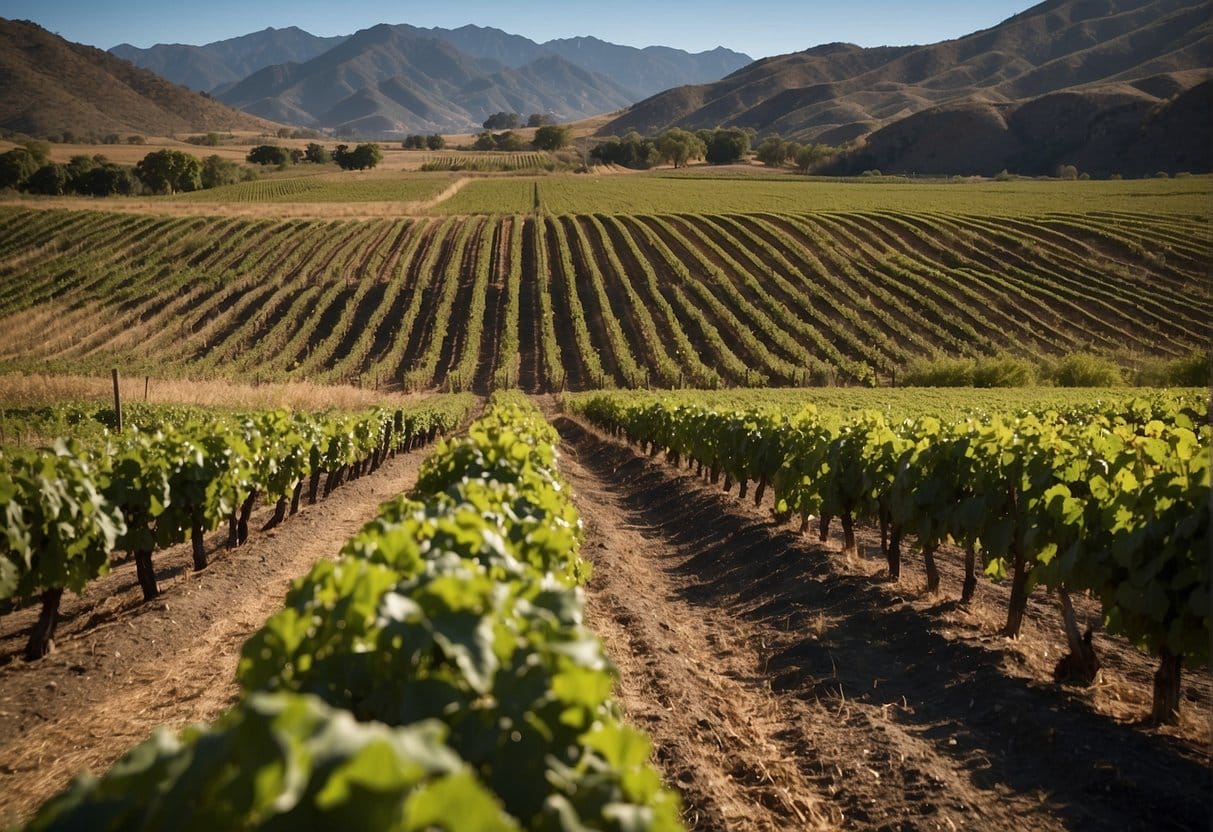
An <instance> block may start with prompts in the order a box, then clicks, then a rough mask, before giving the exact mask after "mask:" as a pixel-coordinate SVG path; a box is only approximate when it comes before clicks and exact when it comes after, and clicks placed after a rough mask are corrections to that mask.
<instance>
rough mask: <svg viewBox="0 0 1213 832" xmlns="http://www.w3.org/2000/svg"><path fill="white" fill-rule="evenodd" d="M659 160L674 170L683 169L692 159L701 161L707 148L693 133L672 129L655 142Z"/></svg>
mask: <svg viewBox="0 0 1213 832" xmlns="http://www.w3.org/2000/svg"><path fill="white" fill-rule="evenodd" d="M657 149H658V151H659V152H660V153H661V158H662V159H664V160H665V161H667V162H670V163H671V164H673V165H674V167H676V168H680V167H684V166H685V165H686V164H687V162H689V161H691V160H692V159H702V158H703V155H704V153H706V152H707V148H706V147H704V144H703V142H701V141H700V140H699V137H698V136H696V135H695V134H694V133H690V132H688V131H686V130H681V129H679V128H677V127H673V128H671V129H669V130H667V131H666V132H665V133H663V134H662V135H661V137H660V138H659V139H658V140H657Z"/></svg>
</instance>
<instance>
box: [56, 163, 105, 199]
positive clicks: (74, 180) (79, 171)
mask: <svg viewBox="0 0 1213 832" xmlns="http://www.w3.org/2000/svg"><path fill="white" fill-rule="evenodd" d="M104 164H105V157H104V156H101V155H97V156H84V155H80V156H73V157H72V158H71V159H69V160H68V162H67V166H66V168H65V170H64V172H65V173H66V174H67V190H69V191H75V192H76V193H84V189H83V186H82V183H83V182H84V177H85V176H87V175H88V173H89V171H91V170H92V169H93V168H96V167H97V166H99V165H104Z"/></svg>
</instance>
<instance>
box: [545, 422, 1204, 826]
mask: <svg viewBox="0 0 1213 832" xmlns="http://www.w3.org/2000/svg"><path fill="white" fill-rule="evenodd" d="M556 424H557V427H558V429H559V430H560V432H561V435H562V437H563V439H564V444H563V453H564V456H563V458H562V470H564V472H565V474H566V476H567V477H568V478H569V480H570V482H571V485H572V487H573V490H574V493H575V495H576V500H577V505H578V508H579V510H580V511H581V514H582V517H583V520H584V521H585V523H586V525H587V534H586V549H585V554H586V556H587V557H589V558H590V559H591V560H593V561H594V566H595V572H594V579H593V580H592V581H591V583H590V586H589V588H588V593H587V594H588V600H587V623H588V624H589V625H590V626H591V627H592V628H593V629H595V631H596V632H598V633H599V634H600V636H601V637H602V638H603V641H604V643H605V644H606V647H607V650H608V653H609V655H610V656H611V657H612V658H613V659H614V660H615V662H616V663H617V664H618V665H619V667H620V671H621V677H622V678H621V682H620V687H619V697H620V700H621V702H622V704H623V706H624V709H625V710H626V712H627V715H628V718H629V720H630V721H631V722H633V723H634V724H636V725H637V726H638V727H641V728H643V729H645V730H647V731H648V732H649V734H650V736H651V737H652V738H653V740H654V746H655V755H656V759H657V761H658V763H659V764H660V766H661V768H662V769H663V771H664V773H665V776H666V778H667V780H668V781H669V782H670V783H671V785H673V786H675V787H677V788H678V789H679V790H680V791H681V792H682V793H683V796H684V800H685V802H686V820H687V823H688V826H689V827H691V828H693V829H695V830H769V829H780V830H786V829H803V828H813V827H818V826H826V827H836V828H837V827H841V828H845V829H870V830H919V829H921V830H927V829H957V828H962V827H967V828H973V829H995V828H996V829H1011V828H1017V827H1019V828H1029V829H1034V830H1035V829H1045V830H1054V829H1055V830H1060V829H1109V830H1112V829H1116V830H1127V829H1142V830H1146V829H1149V830H1157V829H1203V828H1208V826H1209V821H1210V819H1211V815H1210V772H1211V768H1210V764H1211V759H1210V750H1209V746H1208V738H1209V726H1208V725H1207V724H1206V723H1205V722H1204V720H1205V719H1207V716H1205V714H1207V713H1208V711H1207V709H1206V708H1207V705H1208V704H1209V696H1210V682H1209V674H1208V673H1207V672H1206V673H1203V674H1192V673H1189V675H1188V678H1189V684H1188V685H1187V689H1186V691H1185V696H1186V697H1187V699H1188V701H1187V702H1185V705H1184V708H1185V714H1186V716H1185V720H1184V724H1183V725H1181V726H1180V728H1179V729H1177V730H1173V729H1167V730H1165V731H1164V730H1155V729H1150V728H1147V727H1144V726H1142V725H1140V724H1137V723H1135V722H1134V721H1133V720H1135V719H1138V718H1140V716H1141V715H1142V714H1143V713H1145V712H1147V711H1148V708H1147V707H1146V705H1147V704H1148V701H1149V685H1148V679H1149V673H1150V672H1151V664H1150V662H1149V660H1148V659H1146V658H1145V657H1141V656H1139V655H1138V654H1136V653H1134V652H1133V651H1132V650H1129V649H1127V647H1126V646H1125V645H1124V644H1123V643H1121V644H1119V645H1117V644H1114V643H1112V642H1111V641H1110V640H1108V639H1103V638H1100V639H1097V647H1098V648H1099V649H1100V650H1101V652H1102V655H1103V656H1104V657H1105V668H1106V669H1105V679H1104V681H1103V682H1101V683H1100V684H1099V685H1096V686H1095V687H1094V688H1089V689H1070V688H1061V687H1058V686H1056V685H1054V684H1052V682H1051V681H1050V671H1051V668H1052V664H1053V663H1054V662H1055V661H1056V659H1057V657H1058V655H1059V651H1060V650H1061V648H1062V646H1063V639H1062V638H1061V636H1060V630H1059V626H1058V624H1057V613H1056V611H1055V609H1054V607H1053V605H1052V602H1051V601H1050V599H1048V598H1046V597H1045V596H1043V595H1041V594H1038V595H1037V596H1034V597H1033V600H1032V604H1031V608H1030V611H1029V619H1028V621H1027V622H1025V631H1024V635H1023V637H1021V638H1020V639H1019V640H1017V641H1013V642H1012V641H1008V640H1007V639H1004V638H1001V637H999V636H997V635H995V632H996V631H997V628H998V627H999V626H1000V625H1001V623H1002V622H1001V617H1002V615H1003V614H1005V612H1004V611H1005V598H1003V597H1002V596H1005V589H1003V588H1002V587H997V586H994V585H992V584H990V583H989V582H985V581H983V582H982V586H981V590H980V593H979V597H978V599H977V601H976V603H975V604H974V608H973V611H972V612H968V611H964V610H960V609H958V608H956V606H955V604H953V603H951V602H949V601H947V600H945V599H946V598H949V597H955V596H956V595H957V594H958V592H959V591H958V585H959V580H960V567H959V565H958V564H955V565H954V564H948V565H947V567H946V568H945V570H944V581H945V586H944V589H945V595H944V596H943V597H942V598H932V597H930V596H926V595H925V594H924V593H922V592H921V587H922V586H923V585H924V583H925V582H924V580H923V578H922V576H921V575H920V574H919V571H920V570H917V569H916V564H912V563H911V564H907V566H906V569H905V572H904V577H903V580H902V582H901V583H900V584H890V583H887V582H884V581H882V580H880V579H879V577H878V573H879V571H880V564H881V560H879V558H880V556H879V550H878V548H877V547H878V544H879V538H878V535H875V533H874V532H873V531H872V530H860V534H859V542H860V547H861V555H860V556H859V557H858V558H856V559H854V561H853V562H851V563H847V562H846V560H845V559H844V558H843V557H842V556H841V554H840V553H839V551H838V546H837V544H835V543H827V544H825V545H821V544H818V543H816V542H815V541H814V542H810V541H809V540H808V539H807V538H805V537H802V536H800V535H798V534H796V533H795V529H794V528H793V527H792V526H790V525H788V524H783V523H776V522H775V521H774V520H772V519H771V514H770V509H769V506H764V507H760V508H755V507H753V506H752V505H751V504H750V503H749V502H746V503H742V502H741V501H739V500H737V499H736V497H735V496H728V495H724V494H722V493H721V492H720V489H719V487H718V486H709V485H707V484H706V483H705V482H703V481H702V480H700V479H697V478H696V477H694V476H692V475H691V473H690V472H688V471H686V470H685V469H684V470H682V471H678V470H675V469H674V468H673V467H671V466H669V465H667V464H664V463H661V462H657V461H652V460H649V459H647V458H644V457H641V456H639V455H637V454H636V453H635V452H634V451H633V450H631V449H630V448H628V447H626V446H623V445H621V444H619V443H616V442H614V441H611V440H607V439H604V438H602V437H601V436H600V435H598V434H597V433H595V432H593V431H591V430H588V429H586V428H585V427H583V426H582V425H581V424H579V423H578V422H576V421H573V420H570V419H567V418H558V419H556ZM1000 593H1001V594H1002V596H1000ZM1087 614H1091V610H1090V609H1088V610H1087Z"/></svg>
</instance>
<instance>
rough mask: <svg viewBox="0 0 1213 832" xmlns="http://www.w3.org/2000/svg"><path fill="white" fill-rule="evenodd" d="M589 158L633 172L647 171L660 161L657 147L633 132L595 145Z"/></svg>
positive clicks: (649, 140)
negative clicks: (632, 170)
mask: <svg viewBox="0 0 1213 832" xmlns="http://www.w3.org/2000/svg"><path fill="white" fill-rule="evenodd" d="M590 158H592V159H597V160H599V161H600V162H605V163H607V164H612V165H621V166H623V167H625V168H632V169H634V170H647V169H648V168H651V167H653V165H655V164H657V163H658V162H659V161H660V160H661V152H660V151H659V150H658V149H657V145H656V144H655V143H654V142H653V141H652V140H651V139H646V138H644V137H643V136H641V135H640V134H639V133H637V132H636V131H635V130H632V131H630V132H629V133H628V134H627V135H626V136H624V137H623V138H622V139H607V140H605V141H603V142H600V143H599V144H597V145H595V146H594V148H593V150H591V151H590Z"/></svg>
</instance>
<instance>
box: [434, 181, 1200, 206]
mask: <svg viewBox="0 0 1213 832" xmlns="http://www.w3.org/2000/svg"><path fill="white" fill-rule="evenodd" d="M536 184H538V186H539V198H540V205H541V206H542V208H543V210H544V211H546V212H548V213H551V214H590V213H604V214H635V213H700V212H702V211H704V210H711V211H715V212H721V213H750V212H756V211H791V212H803V211H873V210H885V211H940V212H946V213H956V214H986V215H991V216H1024V215H1030V214H1043V213H1054V212H1089V211H1111V212H1132V213H1144V214H1177V215H1187V216H1206V215H1208V213H1209V209H1210V200H1211V199H1213V179H1211V178H1210V177H1207V176H1205V177H1185V178H1182V179H1143V180H1115V181H1086V182H1063V181H1058V180H1012V181H1007V182H995V181H989V180H982V181H970V180H960V181H956V182H939V181H934V182H916V181H909V180H904V179H896V178H892V177H882V178H873V179H870V180H865V179H852V180H818V179H811V178H804V177H798V176H792V175H777V176H772V177H770V178H768V177H753V176H738V177H737V178H724V177H722V176H703V177H693V176H689V175H685V174H680V175H677V176H673V175H665V173H663V172H661V171H657V172H650V173H646V174H637V175H627V176H610V177H605V176H577V175H572V174H569V175H560V176H545V177H514V178H508V179H484V180H478V181H476V182H473V183H471V184H469V185H468V186H467V187H466V188H464V189H463V190H461V191H460V192H459V193H458V194H457V195H456V196H454V197H453V198H451V199H449V200H446V201H444V202H442V203H441V204H440V205H438V206H435V210H436V211H442V212H445V213H451V214H484V213H488V214H493V213H505V214H510V213H524V212H528V211H530V210H532V205H533V202H534V189H535V185H536Z"/></svg>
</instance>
